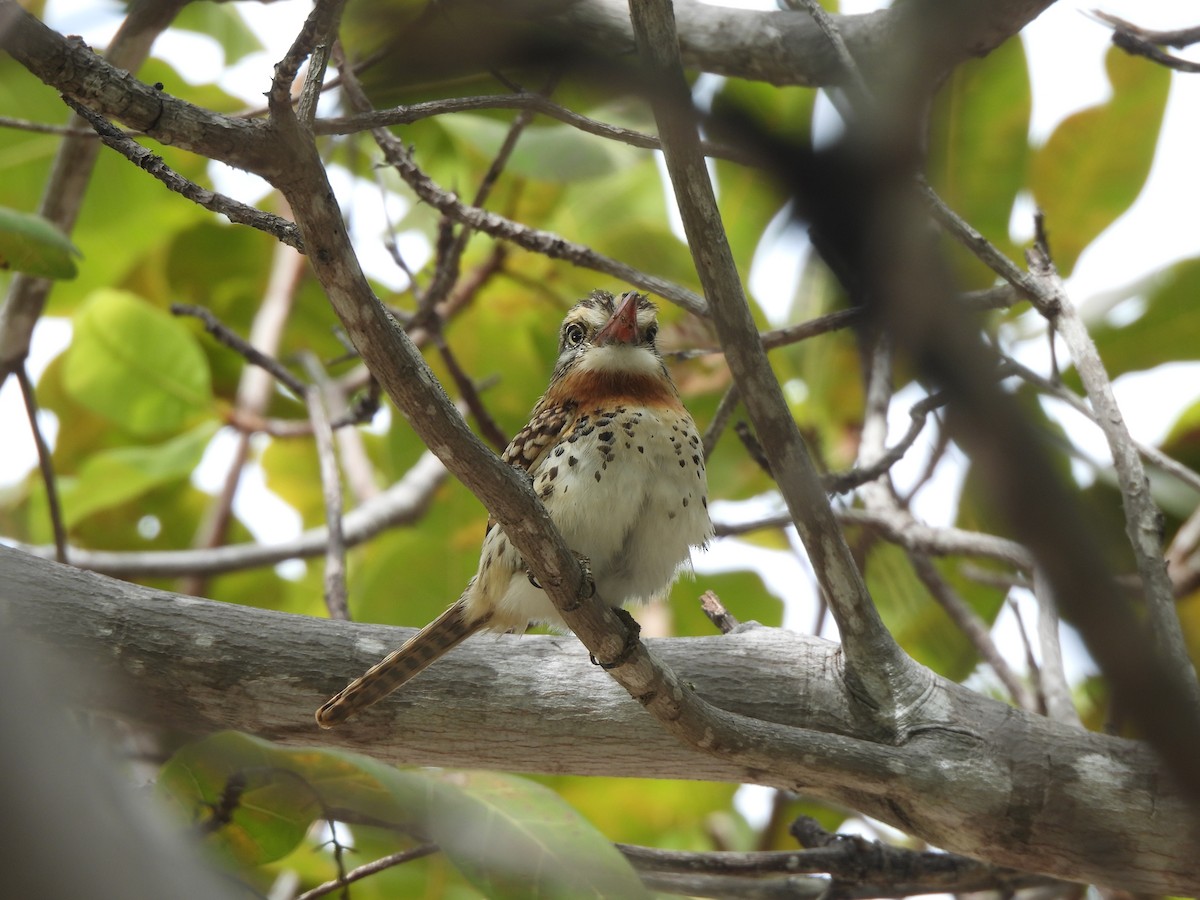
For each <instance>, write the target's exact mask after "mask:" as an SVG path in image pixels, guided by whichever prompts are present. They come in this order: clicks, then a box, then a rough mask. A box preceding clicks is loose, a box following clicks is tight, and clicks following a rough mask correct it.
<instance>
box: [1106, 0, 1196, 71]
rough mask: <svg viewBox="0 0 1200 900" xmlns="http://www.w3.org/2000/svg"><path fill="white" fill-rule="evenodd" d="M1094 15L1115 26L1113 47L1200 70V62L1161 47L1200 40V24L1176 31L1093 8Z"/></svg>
mask: <svg viewBox="0 0 1200 900" xmlns="http://www.w3.org/2000/svg"><path fill="white" fill-rule="evenodd" d="M1092 18H1094V19H1097V20H1099V21H1101V22H1103V23H1105V24H1106V25H1108V26H1109V27H1111V28H1112V30H1113V35H1112V42H1113V46H1114V47H1120V48H1121V49H1122V50H1124V51H1125V52H1126V53H1128V54H1130V55H1131V56H1144V57H1146V58H1147V59H1149V60H1153V61H1154V62H1156V63H1158V64H1159V65H1162V66H1166V67H1167V68H1168V69H1174V70H1175V71H1177V72H1188V73H1192V74H1194V73H1196V72H1200V63H1198V62H1194V61H1193V60H1190V59H1183V58H1182V57H1179V56H1175V55H1173V54H1171V53H1167V52H1165V51H1163V50H1160V49H1159V45H1161V46H1166V47H1188V46H1190V45H1192V44H1195V43H1197V42H1200V27H1198V28H1180V29H1177V30H1174V31H1153V30H1151V29H1148V28H1141V27H1139V26H1137V25H1134V24H1133V23H1132V22H1127V21H1125V20H1124V19H1121V18H1118V17H1117V16H1114V15H1112V14H1111V13H1106V12H1102V11H1101V10H1098V9H1096V10H1092Z"/></svg>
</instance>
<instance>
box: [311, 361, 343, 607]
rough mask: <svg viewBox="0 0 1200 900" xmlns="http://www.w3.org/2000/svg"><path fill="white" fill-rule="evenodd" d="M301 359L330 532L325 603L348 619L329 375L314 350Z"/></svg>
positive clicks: (340, 490)
mask: <svg viewBox="0 0 1200 900" xmlns="http://www.w3.org/2000/svg"><path fill="white" fill-rule="evenodd" d="M301 361H302V363H303V365H304V368H305V370H306V371H307V372H308V376H309V378H310V379H311V380H312V383H313V384H312V387H310V388H309V389H308V392H307V393H306V394H305V399H306V400H307V402H308V415H309V418H310V419H311V420H312V423H313V438H314V439H315V444H316V450H317V460H318V461H319V463H320V467H321V495H322V497H324V499H325V526H326V528H327V529H328V533H329V539H328V541H327V542H326V546H325V606H326V607H327V608H328V610H329V617H330V618H331V619H342V620H343V621H349V619H350V607H349V605H348V603H347V600H346V539H345V534H344V533H343V529H342V481H341V473H340V472H339V471H338V462H337V452H336V451H335V450H334V446H333V429H332V428H331V427H330V424H329V410H328V407H327V405H326V398H325V392H326V390H327V386H328V382H329V376H328V375H326V374H325V371H324V369H323V368H322V367H321V364H320V363H319V362H317V358H316V357H315V356H313V355H312V354H311V353H304V354H302V355H301Z"/></svg>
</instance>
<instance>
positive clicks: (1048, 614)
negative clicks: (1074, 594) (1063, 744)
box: [1033, 569, 1083, 728]
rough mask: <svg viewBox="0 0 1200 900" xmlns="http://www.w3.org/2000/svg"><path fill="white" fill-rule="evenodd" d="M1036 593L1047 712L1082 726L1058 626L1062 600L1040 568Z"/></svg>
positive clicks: (1035, 576) (1041, 677) (1035, 577)
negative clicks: (1059, 601) (1059, 608)
mask: <svg viewBox="0 0 1200 900" xmlns="http://www.w3.org/2000/svg"><path fill="white" fill-rule="evenodd" d="M1033 595H1034V597H1035V599H1036V600H1037V604H1038V627H1037V630H1038V646H1039V647H1041V650H1042V665H1041V667H1040V669H1039V670H1038V672H1039V679H1038V680H1039V682H1040V683H1041V688H1042V698H1043V699H1044V700H1045V701H1046V715H1048V716H1050V718H1052V719H1054V720H1055V721H1058V722H1062V723H1063V724H1064V725H1074V726H1075V727H1076V728H1082V727H1083V723H1082V722H1081V721H1080V719H1079V711H1078V710H1076V709H1075V703H1074V702H1073V701H1072V700H1071V686H1070V684H1069V683H1068V682H1067V673H1066V670H1065V669H1064V668H1063V654H1062V638H1061V636H1060V635H1059V629H1058V604H1057V603H1056V602H1055V601H1054V589H1053V588H1052V587H1051V586H1050V583H1049V582H1048V581H1047V579H1046V578H1045V577H1044V576H1042V574H1041V570H1040V569H1034V571H1033Z"/></svg>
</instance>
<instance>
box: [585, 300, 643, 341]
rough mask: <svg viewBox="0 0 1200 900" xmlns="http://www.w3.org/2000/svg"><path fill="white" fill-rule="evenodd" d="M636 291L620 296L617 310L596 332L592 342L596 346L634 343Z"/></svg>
mask: <svg viewBox="0 0 1200 900" xmlns="http://www.w3.org/2000/svg"><path fill="white" fill-rule="evenodd" d="M637 311H638V293H637V291H630V292H629V293H627V294H625V295H624V296H622V297H621V302H620V305H618V306H617V311H616V312H615V313H613V315H612V318H611V319H609V320H608V322H607V323H606V324H605V326H604V327H603V328H601V329H600V330H599V331H598V332H596V339H595V341H594V343H595V344H596V346H598V347H603V346H604V345H605V344H636V343H637V339H638V321H637Z"/></svg>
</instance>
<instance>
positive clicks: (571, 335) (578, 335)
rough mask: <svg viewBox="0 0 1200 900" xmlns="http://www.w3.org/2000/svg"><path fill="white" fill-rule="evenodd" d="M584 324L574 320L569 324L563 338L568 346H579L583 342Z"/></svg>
mask: <svg viewBox="0 0 1200 900" xmlns="http://www.w3.org/2000/svg"><path fill="white" fill-rule="evenodd" d="M584 333H585V332H584V330H583V326H582V325H580V324H579V323H577V322H572V323H571V324H570V325H568V326H567V330H566V331H564V332H563V338H564V340H565V341H566V343H567V346H568V347H578V346H579V345H580V344H582V343H583V336H584Z"/></svg>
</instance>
